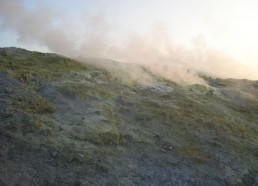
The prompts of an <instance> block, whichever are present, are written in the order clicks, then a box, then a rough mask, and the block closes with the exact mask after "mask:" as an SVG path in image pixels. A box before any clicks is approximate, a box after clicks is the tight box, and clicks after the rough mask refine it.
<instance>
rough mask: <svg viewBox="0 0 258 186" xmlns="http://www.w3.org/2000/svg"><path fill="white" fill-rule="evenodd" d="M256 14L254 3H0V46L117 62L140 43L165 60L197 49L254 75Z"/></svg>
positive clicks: (209, 0)
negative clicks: (224, 58)
mask: <svg viewBox="0 0 258 186" xmlns="http://www.w3.org/2000/svg"><path fill="white" fill-rule="evenodd" d="M257 10H258V1H257V0H226V1H225V0H159V1H158V0H130V1H129V0H127V1H126V0H62V1H61V0H56V1H51V0H10V1H7V0H0V23H1V26H0V46H2V47H4V46H20V47H25V48H28V49H34V50H42V51H53V52H59V53H62V54H65V55H84V54H85V55H91V54H92V56H94V55H95V54H96V55H98V53H105V54H106V53H107V52H109V53H112V54H111V55H110V56H111V57H112V56H119V57H121V59H123V58H126V57H128V56H129V54H126V55H124V56H123V54H124V53H123V52H121V51H120V48H121V47H120V46H124V45H127V46H131V47H132V46H137V43H139V44H143V43H144V42H145V41H146V42H145V45H146V46H147V45H148V44H149V45H155V42H158V43H159V44H157V45H158V47H157V48H158V50H159V52H164V53H165V54H166V55H167V53H170V52H171V51H172V52H174V53H175V48H177V49H176V50H178V48H181V49H182V48H183V49H182V50H192V48H196V46H201V47H202V48H205V49H207V48H208V50H209V51H210V49H212V51H213V54H214V53H216V52H219V53H221V52H222V53H223V56H224V55H226V56H228V57H229V58H230V60H234V61H235V62H236V63H241V64H245V65H248V66H249V67H250V66H251V68H252V69H253V70H254V71H255V72H257V74H258V52H257V50H258V11H257ZM132 38H133V40H134V42H131V40H132ZM136 38H137V42H135V40H136ZM139 40H140V41H139ZM143 41H144V42H143ZM107 43H108V44H107ZM125 43H126V44H125ZM132 43H133V44H132ZM68 45H70V47H67V46H68ZM71 45H73V46H71ZM107 45H108V47H107ZM61 46H62V47H61ZM138 46H139V45H138ZM171 46H173V47H171ZM107 48H108V49H107ZM141 48H142V47H141ZM164 48H165V49H164ZM171 48H173V50H172V49H171ZM111 49H112V50H111ZM127 50H128V48H127ZM140 50H142V49H140ZM84 51H87V52H84ZM103 51H105V52H103ZM148 51H149V49H148ZM193 51H195V50H193ZM193 51H192V52H193ZM169 55H171V54H169ZM193 55H194V54H193ZM100 56H105V55H100ZM110 56H108V57H110ZM105 57H106V56H105ZM129 59H131V58H129ZM138 59H139V58H136V59H135V60H138ZM173 59H174V58H173ZM189 59H190V58H189ZM179 61H180V60H179ZM223 63H227V62H226V61H224V62H223ZM227 69H230V68H227Z"/></svg>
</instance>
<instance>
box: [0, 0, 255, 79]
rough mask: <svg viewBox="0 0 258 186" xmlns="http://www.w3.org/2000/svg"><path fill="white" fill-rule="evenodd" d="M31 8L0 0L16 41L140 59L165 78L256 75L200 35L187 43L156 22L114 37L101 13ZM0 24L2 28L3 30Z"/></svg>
mask: <svg viewBox="0 0 258 186" xmlns="http://www.w3.org/2000/svg"><path fill="white" fill-rule="evenodd" d="M36 2H37V6H36V8H34V9H29V8H27V7H25V6H24V5H23V4H22V2H21V1H20V0H12V1H5V0H0V21H1V22H0V23H1V25H0V26H1V27H0V29H1V30H2V31H3V30H5V29H11V30H13V31H15V32H16V33H17V35H18V42H20V43H34V44H35V43H36V44H37V45H40V46H45V47H47V48H48V49H49V50H50V51H53V52H57V53H60V54H63V55H66V56H70V57H77V56H90V57H100V58H109V59H114V60H118V61H123V62H129V63H136V64H142V65H144V66H146V67H148V68H149V69H150V70H151V71H153V72H154V73H156V74H159V75H162V76H163V77H165V78H167V79H171V80H173V81H177V82H185V83H203V80H202V79H201V78H199V76H197V75H196V72H202V73H206V74H209V75H212V76H219V77H224V78H249V79H258V73H255V72H253V71H252V70H250V69H248V68H247V67H245V66H244V65H241V64H239V63H237V62H236V60H234V59H233V58H232V57H230V56H228V55H226V54H224V53H223V52H220V51H217V50H215V49H211V48H209V47H208V46H207V44H206V43H205V39H204V38H203V37H201V36H199V37H196V38H194V39H193V41H192V46H191V47H184V46H181V45H177V44H174V43H173V40H172V38H170V37H169V34H168V33H167V31H166V29H165V28H164V27H162V26H160V25H159V26H156V27H155V28H154V29H153V30H152V31H151V32H150V33H149V34H146V35H140V34H139V33H134V32H130V31H128V34H127V36H126V37H121V38H120V37H119V38H116V30H117V27H114V25H113V24H111V23H109V22H108V21H107V20H106V19H105V14H104V13H99V14H97V15H85V14H84V15H82V19H81V20H78V21H77V22H73V21H72V20H70V19H69V18H68V17H66V16H65V14H64V13H60V12H58V11H57V10H55V9H51V8H50V7H47V6H45V5H44V4H43V3H42V1H40V0H38V1H36ZM1 30H0V31H1Z"/></svg>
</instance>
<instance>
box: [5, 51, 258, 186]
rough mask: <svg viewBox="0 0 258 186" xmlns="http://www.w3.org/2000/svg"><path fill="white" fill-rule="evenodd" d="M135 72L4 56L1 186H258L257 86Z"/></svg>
mask: <svg viewBox="0 0 258 186" xmlns="http://www.w3.org/2000/svg"><path fill="white" fill-rule="evenodd" d="M112 63H114V64H115V65H114V66H117V65H116V63H115V62H112ZM122 66H123V65H122ZM137 68H138V69H140V71H141V72H144V73H145V74H146V77H148V78H152V79H154V80H155V81H154V82H155V83H152V84H143V83H141V82H139V81H137V79H135V78H133V76H130V74H129V73H128V70H129V71H130V69H131V70H135V68H131V67H130V65H128V66H126V67H125V68H123V69H121V71H119V68H116V69H115V68H112V69H113V70H110V69H109V70H106V69H104V68H101V67H99V66H94V65H92V64H82V63H79V62H77V61H75V60H72V59H68V58H65V57H62V56H58V55H56V54H44V53H39V52H30V51H26V50H23V49H17V48H1V49H0V95H1V96H0V167H1V169H0V185H148V186H149V185H164V186H167V185H258V81H249V80H234V79H214V78H210V77H206V76H205V77H203V78H204V79H205V81H206V82H207V85H180V84H177V83H174V82H170V81H167V80H165V79H162V78H160V77H157V76H154V75H153V74H151V73H150V72H148V70H146V69H144V68H143V67H137Z"/></svg>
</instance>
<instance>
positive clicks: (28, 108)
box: [15, 97, 56, 114]
mask: <svg viewBox="0 0 258 186" xmlns="http://www.w3.org/2000/svg"><path fill="white" fill-rule="evenodd" d="M15 104H16V107H17V108H18V109H20V110H22V111H23V112H26V113H35V114H48V113H54V112H55V111H56V107H55V106H54V105H53V104H52V103H51V102H49V101H48V100H46V99H43V98H41V97H33V98H29V99H26V100H25V99H19V100H18V101H17V102H16V103H15Z"/></svg>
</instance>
